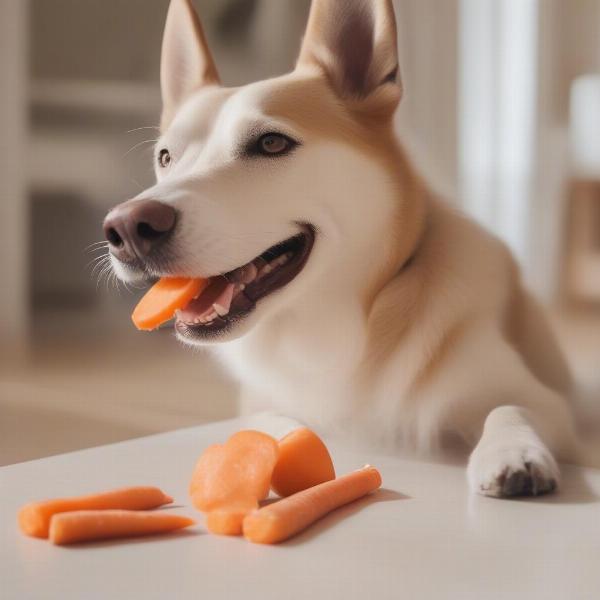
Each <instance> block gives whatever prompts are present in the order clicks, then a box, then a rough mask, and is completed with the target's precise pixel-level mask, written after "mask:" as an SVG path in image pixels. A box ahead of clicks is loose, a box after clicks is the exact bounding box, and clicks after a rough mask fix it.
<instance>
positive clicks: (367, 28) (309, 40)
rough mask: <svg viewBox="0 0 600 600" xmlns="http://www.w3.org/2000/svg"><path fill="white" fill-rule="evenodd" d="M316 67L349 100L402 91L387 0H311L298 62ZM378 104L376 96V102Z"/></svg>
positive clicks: (393, 101) (392, 100) (391, 97)
mask: <svg viewBox="0 0 600 600" xmlns="http://www.w3.org/2000/svg"><path fill="white" fill-rule="evenodd" d="M305 66H311V67H315V66H316V67H319V68H320V69H321V70H323V71H324V73H325V74H326V75H327V77H328V79H329V81H330V83H331V85H332V86H333V88H334V90H335V91H336V93H337V94H338V95H339V96H340V97H341V98H343V99H345V100H349V101H364V100H367V99H369V97H370V96H372V95H376V96H378V97H379V99H380V100H383V105H385V104H386V102H385V98H387V100H388V101H389V104H390V105H392V106H389V107H388V108H392V109H393V108H395V107H396V105H397V103H398V101H399V100H400V96H401V86H400V80H399V69H398V49H397V40H396V20H395V18H394V9H393V7H392V1H391V0H313V2H312V6H311V10H310V16H309V18H308V26H307V30H306V34H305V37H304V41H303V43H302V49H301V50H300V57H299V59H298V64H297V68H302V67H305ZM377 105H378V106H380V107H381V106H382V103H381V102H377Z"/></svg>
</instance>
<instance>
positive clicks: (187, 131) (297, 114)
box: [105, 0, 575, 496]
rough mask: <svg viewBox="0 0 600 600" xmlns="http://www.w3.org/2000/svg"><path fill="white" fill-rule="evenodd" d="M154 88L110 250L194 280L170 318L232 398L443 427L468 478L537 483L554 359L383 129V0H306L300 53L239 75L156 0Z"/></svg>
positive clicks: (496, 255)
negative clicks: (142, 159)
mask: <svg viewBox="0 0 600 600" xmlns="http://www.w3.org/2000/svg"><path fill="white" fill-rule="evenodd" d="M161 85H162V96H163V101H164V111H163V116H162V127H161V130H162V131H161V137H160V140H159V142H158V144H157V146H156V148H157V152H156V175H157V183H156V185H154V186H153V187H151V188H150V189H148V190H146V191H145V192H143V193H142V194H140V195H139V196H138V197H137V198H134V199H133V200H130V201H129V202H126V203H124V204H121V205H119V206H118V207H117V208H115V209H113V210H112V211H111V212H110V213H109V215H108V216H107V219H106V221H105V231H106V235H107V238H108V240H109V242H110V248H111V254H112V262H113V267H114V269H115V271H116V273H117V274H118V275H119V277H121V278H122V279H123V280H125V281H140V280H146V279H148V278H154V277H173V276H180V277H189V278H200V277H201V278H210V283H209V285H208V287H207V288H206V289H205V290H204V291H203V292H202V293H201V295H200V296H199V297H198V298H197V299H194V300H192V301H191V302H190V304H189V305H188V306H187V307H186V308H185V309H184V310H182V311H180V312H179V313H178V315H177V318H176V322H175V329H176V332H177V335H178V336H179V338H181V339H182V340H183V341H185V342H186V343H189V344H191V345H211V347H212V348H213V350H214V352H215V353H216V354H217V355H218V357H219V358H220V359H221V360H222V361H223V362H224V363H225V365H227V367H228V368H229V369H230V370H231V371H232V372H233V373H234V374H235V376H236V377H237V378H239V380H240V382H241V385H242V389H243V391H244V393H243V397H244V406H245V409H246V410H252V411H254V410H258V409H261V410H263V409H270V410H275V411H277V412H279V413H283V414H286V415H289V416H292V417H294V418H297V419H300V420H302V421H304V422H307V423H308V424H312V425H313V426H316V427H318V428H321V429H323V430H325V431H332V430H334V429H336V430H340V429H341V430H345V431H353V432H354V433H356V432H360V435H361V436H362V438H363V439H370V440H388V441H394V442H398V443H402V444H404V445H405V446H413V447H415V448H417V449H419V450H431V449H433V448H435V447H439V446H443V445H444V444H445V443H446V441H447V440H450V439H451V438H460V439H461V440H464V441H465V442H466V443H467V444H470V445H471V446H472V447H474V450H473V452H472V454H471V457H470V460H469V465H468V480H469V482H470V485H471V487H472V489H473V490H475V491H477V492H480V493H483V494H487V495H491V496H513V495H523V494H540V493H544V492H550V491H552V490H554V489H555V488H556V486H557V483H558V478H559V471H558V468H557V463H556V460H555V457H557V458H563V459H569V458H570V456H571V453H572V452H573V448H574V447H575V443H574V439H575V438H574V426H573V418H572V414H571V407H570V405H569V403H568V401H567V396H568V393H569V387H570V376H569V373H568V370H567V367H566V365H565V361H564V360H563V358H562V356H561V353H560V351H559V349H558V347H557V345H556V343H555V340H554V337H553V335H552V333H551V332H550V329H549V327H548V325H547V323H546V320H545V318H544V316H543V314H542V312H541V310H540V309H539V308H538V306H537V305H536V304H535V302H534V301H533V299H532V298H531V297H530V296H529V294H528V293H527V292H526V291H525V290H524V289H523V287H522V285H521V282H520V279H519V272H518V269H517V266H516V264H515V262H514V260H513V259H512V258H511V255H510V253H509V252H508V250H507V249H506V248H505V246H504V245H503V244H502V243H501V242H500V241H498V240H497V239H496V238H494V237H492V236H491V235H489V234H488V233H486V232H485V231H483V230H482V229H481V228H480V227H478V226H477V225H476V224H474V223H473V222H471V221H470V220H468V219H467V218H465V217H463V216H461V215H460V214H458V213H457V212H456V211H455V210H453V209H451V208H449V207H448V206H446V205H445V204H444V203H443V202H442V201H440V200H439V199H438V198H436V197H435V196H434V194H433V193H432V192H431V191H430V190H429V189H428V188H427V186H426V184H425V183H424V182H423V181H422V180H421V179H420V178H419V176H418V175H417V174H416V173H415V171H414V170H413V168H412V166H411V163H410V162H409V160H408V159H407V157H406V155H405V154H404V152H403V151H402V148H401V146H400V145H399V143H398V141H397V140H396V138H395V135H394V131H393V125H392V117H393V114H394V111H395V109H396V107H397V105H398V102H399V101H400V97H401V95H402V89H401V86H400V83H399V76H398V58H397V51H396V26H395V20H394V15H393V9H392V6H391V0H314V1H313V6H312V10H311V13H310V18H309V23H308V29H307V32H306V36H305V38H304V41H303V44H302V49H301V52H300V57H299V59H298V63H297V66H296V68H295V70H294V71H293V72H292V73H291V74H288V75H285V76H283V77H278V78H275V79H271V80H267V81H262V82H259V83H254V84H251V85H247V86H244V87H241V88H225V87H221V86H220V83H219V78H218V74H217V70H216V68H215V65H214V62H213V60H212V58H211V55H210V52H209V50H208V47H207V44H206V40H205V37H204V35H203V32H202V28H201V25H200V22H199V20H198V17H197V16H196V13H195V12H194V9H193V8H192V6H191V4H190V1H189V0H172V2H171V5H170V8H169V13H168V17H167V23H166V29H165V34H164V41H163V54H162V64H161Z"/></svg>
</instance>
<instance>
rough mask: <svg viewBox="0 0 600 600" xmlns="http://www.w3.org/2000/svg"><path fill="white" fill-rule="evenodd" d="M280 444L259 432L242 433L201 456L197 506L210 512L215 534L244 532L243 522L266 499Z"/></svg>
mask: <svg viewBox="0 0 600 600" xmlns="http://www.w3.org/2000/svg"><path fill="white" fill-rule="evenodd" d="M277 453H278V446H277V442H276V441H275V440H274V439H273V438H272V437H271V436H269V435H267V434H265V433H261V432H259V431H238V432H237V433H236V434H234V435H232V436H231V437H230V438H229V440H227V442H226V443H225V444H224V445H220V444H216V445H214V446H210V447H208V448H207V449H206V450H205V451H204V452H203V453H202V455H201V456H200V458H199V460H198V463H197V464H196V468H195V469H194V473H193V475H192V480H191V482H190V497H191V499H192V503H193V504H194V506H195V507H196V508H197V509H198V510H201V511H203V512H206V513H209V516H208V518H207V526H208V527H209V529H211V531H213V532H215V533H227V532H229V533H228V534H229V535H234V533H231V532H237V533H238V534H239V533H241V520H242V518H243V516H245V515H246V514H247V513H248V512H250V511H251V510H253V509H255V508H256V507H257V506H258V502H259V501H260V500H262V499H263V498H266V497H267V495H268V493H269V488H270V485H271V474H272V473H273V467H274V466H275V463H276V462H277Z"/></svg>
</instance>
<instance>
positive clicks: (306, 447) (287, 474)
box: [271, 427, 335, 496]
mask: <svg viewBox="0 0 600 600" xmlns="http://www.w3.org/2000/svg"><path fill="white" fill-rule="evenodd" d="M331 479H335V469H334V468H333V462H332V460H331V456H330V455H329V451H328V450H327V446H325V444H324V443H323V441H322V440H321V438H320V437H319V436H318V435H317V434H316V433H314V432H313V431H311V430H310V429H307V428H306V427H300V428H299V429H295V430H294V431H292V432H291V433H289V434H288V435H286V436H285V437H283V438H282V439H281V440H279V457H278V458H277V463H276V465H275V469H273V476H272V477H271V488H272V489H273V491H274V492H275V493H277V494H279V495H280V496H291V495H292V494H295V493H296V492H300V491H302V490H305V489H306V488H309V487H313V486H315V485H318V484H319V483H323V482H324V481H330V480H331Z"/></svg>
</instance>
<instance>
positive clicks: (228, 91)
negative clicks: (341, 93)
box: [169, 74, 347, 139]
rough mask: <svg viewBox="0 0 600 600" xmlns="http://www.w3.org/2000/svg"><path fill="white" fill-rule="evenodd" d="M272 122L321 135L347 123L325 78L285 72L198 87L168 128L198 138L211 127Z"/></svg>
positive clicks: (234, 128) (232, 127)
mask: <svg viewBox="0 0 600 600" xmlns="http://www.w3.org/2000/svg"><path fill="white" fill-rule="evenodd" d="M272 121H275V122H283V123H287V124H288V125H290V126H291V127H294V128H296V129H298V130H300V131H302V132H304V133H307V132H310V131H315V132H318V133H320V134H321V135H326V132H327V130H329V129H332V128H333V127H335V125H336V123H338V124H339V122H340V121H344V122H346V126H347V119H346V118H345V117H344V115H343V114H342V113H341V112H340V110H339V104H337V103H336V102H335V99H334V97H333V95H332V94H331V92H330V90H329V88H328V86H327V85H326V83H325V82H323V81H322V80H321V79H320V78H318V77H302V76H298V75H296V74H291V75H284V76H281V77H277V78H273V79H268V80H263V81H259V82H255V83H251V84H248V85H245V86H242V87H238V88H224V87H209V88H203V89H200V90H198V91H197V92H196V93H195V94H193V96H191V97H190V98H189V99H188V100H187V101H186V102H185V103H184V105H183V106H182V107H181V108H180V110H179V111H178V113H177V115H176V117H175V119H174V121H173V123H172V124H171V126H170V128H169V129H170V131H171V132H173V134H174V135H175V136H178V137H179V136H181V137H185V138H188V139H189V138H195V139H199V138H206V137H208V136H210V134H211V133H213V132H214V130H215V129H217V130H219V131H220V132H221V134H223V133H225V132H231V133H232V134H234V133H236V132H237V130H238V129H245V128H247V127H248V126H250V125H255V124H258V123H261V122H264V123H266V124H268V123H269V122H272Z"/></svg>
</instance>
